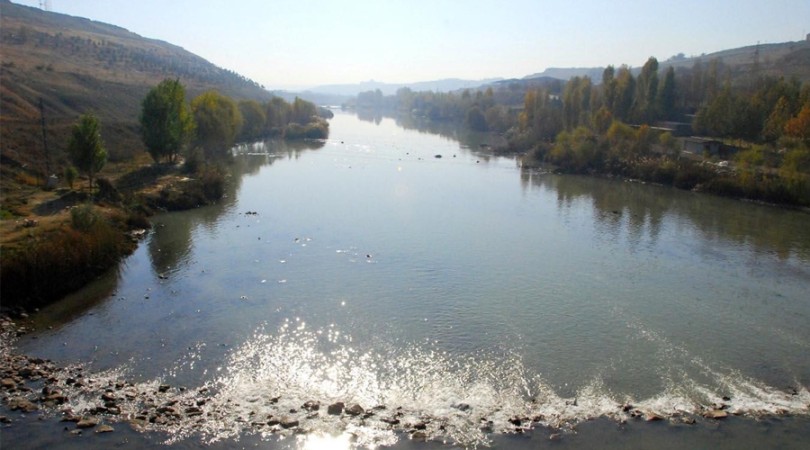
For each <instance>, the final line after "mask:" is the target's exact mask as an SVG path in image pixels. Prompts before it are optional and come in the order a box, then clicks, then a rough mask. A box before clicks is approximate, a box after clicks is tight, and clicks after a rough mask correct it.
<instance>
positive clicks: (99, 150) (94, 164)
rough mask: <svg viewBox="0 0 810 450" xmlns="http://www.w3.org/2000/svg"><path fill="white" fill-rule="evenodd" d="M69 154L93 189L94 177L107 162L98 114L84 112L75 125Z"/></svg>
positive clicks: (69, 145)
mask: <svg viewBox="0 0 810 450" xmlns="http://www.w3.org/2000/svg"><path fill="white" fill-rule="evenodd" d="M68 154H69V155H70V160H71V161H72V162H73V165H74V166H75V167H76V168H77V169H79V170H80V171H82V172H84V173H85V174H86V175H87V178H88V180H89V187H90V189H91V190H92V189H93V178H95V175H96V174H97V173H98V172H99V171H100V170H101V169H102V168H103V167H104V164H105V163H106V162H107V150H105V149H104V143H103V142H102V140H101V125H100V124H99V122H98V119H97V118H96V116H94V115H93V114H84V115H82V116H81V117H80V118H79V121H78V122H77V123H76V124H75V125H73V130H72V133H71V136H70V141H69V142H68Z"/></svg>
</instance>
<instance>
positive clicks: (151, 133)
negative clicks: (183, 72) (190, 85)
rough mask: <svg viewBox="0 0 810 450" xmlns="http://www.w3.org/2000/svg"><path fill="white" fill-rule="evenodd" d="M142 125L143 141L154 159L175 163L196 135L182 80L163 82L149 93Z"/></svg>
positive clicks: (141, 116)
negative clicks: (194, 134) (165, 159)
mask: <svg viewBox="0 0 810 450" xmlns="http://www.w3.org/2000/svg"><path fill="white" fill-rule="evenodd" d="M140 125H141V139H142V140H143V143H144V145H146V148H147V150H148V151H149V154H150V155H151V156H152V159H154V160H155V162H159V161H160V160H161V159H162V158H167V159H168V160H169V161H172V162H174V161H175V160H176V158H177V155H178V154H180V152H181V151H182V150H183V148H184V147H185V146H186V145H188V143H189V142H190V140H191V136H192V134H193V132H194V119H193V117H192V116H191V112H190V111H189V108H188V106H187V105H186V93H185V88H184V87H183V85H182V84H180V80H177V79H175V80H172V79H166V80H163V81H162V82H161V83H160V84H158V85H157V86H155V87H154V88H152V89H151V90H150V91H149V93H148V94H146V97H145V98H144V99H143V102H142V103H141V115H140Z"/></svg>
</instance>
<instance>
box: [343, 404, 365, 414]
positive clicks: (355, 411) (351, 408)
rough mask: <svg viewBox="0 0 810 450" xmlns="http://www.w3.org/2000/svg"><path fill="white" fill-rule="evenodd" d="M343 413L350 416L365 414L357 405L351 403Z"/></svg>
mask: <svg viewBox="0 0 810 450" xmlns="http://www.w3.org/2000/svg"><path fill="white" fill-rule="evenodd" d="M345 411H346V414H348V415H350V416H359V415H360V414H363V413H364V412H365V410H364V409H363V407H362V406H360V405H358V404H357V403H352V404H351V405H349V406H348V407H347V408H346V410H345Z"/></svg>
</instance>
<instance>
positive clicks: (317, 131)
mask: <svg viewBox="0 0 810 450" xmlns="http://www.w3.org/2000/svg"><path fill="white" fill-rule="evenodd" d="M284 137H285V138H287V139H326V138H328V137H329V123H328V122H327V121H325V120H322V119H319V120H315V121H313V122H311V123H308V124H306V125H299V124H298V123H291V124H289V125H288V126H287V128H286V130H285V131H284Z"/></svg>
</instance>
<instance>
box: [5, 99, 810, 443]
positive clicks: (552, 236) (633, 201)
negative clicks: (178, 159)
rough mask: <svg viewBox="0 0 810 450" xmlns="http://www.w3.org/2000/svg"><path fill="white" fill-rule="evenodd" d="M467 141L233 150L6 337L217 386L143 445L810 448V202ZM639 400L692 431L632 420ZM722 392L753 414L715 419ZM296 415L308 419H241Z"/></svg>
mask: <svg viewBox="0 0 810 450" xmlns="http://www.w3.org/2000/svg"><path fill="white" fill-rule="evenodd" d="M458 139H461V140H462V142H463V143H461V144H460V143H459V140H458ZM477 142H478V141H476V136H459V137H456V136H454V135H453V133H452V132H446V133H444V134H442V135H439V134H433V133H428V132H422V131H419V130H416V129H406V128H403V127H401V126H398V124H397V123H395V121H394V120H392V119H381V120H380V119H379V118H378V119H377V120H376V121H361V120H359V119H358V118H357V117H355V116H352V115H349V114H346V113H338V114H337V115H336V116H335V118H334V119H332V121H331V136H330V139H329V140H328V141H326V142H320V143H306V144H297V145H292V144H284V143H278V142H268V143H262V144H255V145H251V146H244V147H242V148H241V149H240V152H241V153H243V154H242V155H241V156H239V157H238V158H237V163H236V165H235V167H234V172H235V174H234V178H233V180H232V181H233V182H232V183H231V186H230V190H229V192H228V195H227V197H226V198H225V199H224V200H223V201H222V202H221V204H219V205H216V206H213V207H208V208H203V209H199V210H195V211H188V212H182V213H171V214H164V215H160V216H158V217H156V218H155V220H154V222H155V224H156V227H155V228H154V230H153V231H152V232H151V233H150V235H149V236H148V237H147V239H146V240H145V241H144V242H143V243H142V245H141V246H140V247H139V248H138V250H137V251H136V252H135V254H133V255H132V256H131V257H130V258H128V259H127V260H126V261H125V263H124V264H123V266H122V268H121V269H120V271H119V273H118V274H111V275H110V276H109V277H108V278H107V279H104V280H99V282H98V283H97V284H96V285H95V286H92V287H91V288H88V290H87V291H85V292H83V293H81V294H80V295H78V296H75V297H76V298H75V299H72V300H69V301H68V302H66V304H63V305H59V306H57V307H54V308H50V309H48V310H46V311H43V312H42V313H41V314H40V316H39V317H37V320H39V321H40V322H41V323H42V324H48V325H51V326H53V329H52V330H47V329H44V326H43V331H40V332H38V333H36V334H34V335H32V336H28V337H25V338H23V339H22V340H21V341H20V342H19V343H18V347H19V349H20V351H22V352H24V353H26V354H30V355H36V356H39V357H43V358H50V359H53V360H55V361H57V362H59V363H61V364H83V365H85V367H86V369H85V370H89V371H93V372H94V373H98V374H99V376H108V377H110V379H114V378H118V379H120V378H124V379H127V380H130V381H133V382H136V383H137V384H139V386H142V387H147V388H148V387H150V386H151V387H154V386H157V384H159V383H168V384H170V385H172V386H184V387H187V388H188V389H187V390H186V391H185V394H178V395H180V396H181V397H182V395H187V396H193V395H199V393H200V392H206V396H207V403H205V405H203V407H202V408H203V412H204V414H203V416H202V418H203V419H201V418H200V417H195V418H194V419H193V420H191V419H189V420H183V421H181V422H180V423H177V424H174V425H171V426H164V427H160V426H153V427H151V428H148V430H151V431H150V432H147V433H146V434H138V433H134V432H133V433H130V434H131V436H130V437H129V439H132V441H131V442H135V443H137V446H149V445H155V446H157V445H163V444H164V443H165V442H167V441H168V442H171V443H173V445H175V446H177V447H178V448H186V447H193V448H197V447H198V446H202V447H205V446H208V445H210V446H211V447H212V448H220V447H224V448H227V447H230V446H232V445H233V446H238V447H241V446H246V445H250V446H253V445H254V444H256V445H259V446H260V447H264V448H309V449H316V448H352V447H355V446H356V447H361V448H363V447H373V446H376V445H394V446H395V447H397V448H452V447H453V446H476V445H494V446H495V447H496V448H542V447H543V446H547V445H549V440H548V436H549V434H554V433H556V432H557V431H559V432H560V433H562V439H561V441H559V442H556V441H555V442H554V444H558V445H560V446H568V445H571V446H574V447H576V446H579V447H582V446H593V445H599V446H607V447H611V446H612V447H616V448H623V447H626V446H628V445H629V446H649V445H656V446H658V447H661V446H662V444H661V442H662V441H657V440H656V439H658V438H661V437H666V439H673V433H676V435H675V437H674V439H676V440H675V441H674V442H676V443H679V444H680V445H677V444H676V445H674V447H675V448H678V447H681V446H682V445H686V446H689V447H692V448H696V447H717V446H718V445H720V446H723V445H724V444H728V445H731V444H734V443H736V444H740V443H747V444H750V443H754V444H756V445H757V446H760V447H761V446H765V447H768V446H771V445H772V444H775V443H778V444H779V445H783V446H788V447H790V446H791V445H796V446H797V447H801V446H802V445H801V444H802V442H803V443H804V444H807V442H810V441H808V438H809V437H810V424H809V423H808V421H807V416H808V414H810V392H808V386H810V357H808V355H810V294H809V293H810V216H808V215H807V214H806V213H801V212H796V211H789V210H783V209H777V208H773V207H768V206H760V205H754V204H749V203H745V202H740V201H733V200H728V199H721V198H716V197H712V196H708V195H701V194H695V193H690V192H683V191H677V190H673V189H669V188H663V187H657V186H650V185H642V184H637V183H629V182H624V181H620V180H605V179H596V178H586V177H574V176H555V175H550V174H541V173H536V172H530V171H525V170H522V169H521V168H520V167H519V163H518V162H517V160H516V159H514V158H510V157H495V156H492V155H490V154H488V153H487V152H486V150H485V147H482V146H479V145H478V143H477ZM437 155H440V156H441V157H437ZM88 298H90V299H92V300H88ZM201 389H202V390H203V391H201ZM80 397H81V396H77V399H76V400H72V402H73V405H72V406H73V407H75V408H77V409H80V408H82V407H83V406H86V405H83V404H82V400H81V398H80ZM724 397H725V398H724ZM309 400H316V401H319V402H320V403H321V404H322V409H321V411H320V413H319V414H318V415H311V414H310V415H309V416H307V415H306V414H305V413H306V412H305V411H304V412H301V405H302V404H303V403H304V402H306V401H309ZM88 401H89V400H88ZM336 401H343V402H345V403H346V404H347V405H348V404H351V403H358V404H360V405H361V406H362V407H363V408H365V409H367V410H370V409H372V408H374V407H375V406H379V407H380V408H379V409H378V410H377V412H376V413H375V415H374V416H370V417H367V418H365V419H361V418H352V417H346V416H345V415H344V416H330V415H328V414H327V413H326V411H325V408H326V405H328V404H330V403H333V402H336ZM625 404H629V405H632V406H633V408H635V409H637V410H639V411H643V412H644V413H645V414H658V415H660V416H661V417H663V418H664V419H665V420H664V421H663V422H664V423H667V420H666V419H673V420H674V419H675V418H680V417H691V416H694V417H697V419H698V423H697V424H695V425H691V426H687V428H686V429H681V428H678V431H673V427H674V426H673V425H672V424H667V425H661V426H658V425H656V424H641V426H639V425H632V420H633V419H632V418H631V417H630V416H629V414H628V411H625V410H624V409H625V408H623V407H622V405H625ZM720 406H722V407H723V408H724V410H725V411H728V412H729V413H730V414H732V415H735V416H739V417H732V418H730V419H728V420H727V421H725V422H722V423H718V422H715V421H710V420H704V419H703V418H702V417H701V415H702V413H703V412H705V411H707V410H711V409H714V408H716V407H720ZM383 407H384V408H385V409H382V408H383ZM397 408H399V409H397ZM125 409H126V408H125ZM132 409H133V410H132V411H131V412H130V413H131V414H136V413H137V406H133V407H132ZM291 409H295V410H296V413H295V414H298V416H300V418H301V426H300V428H301V429H305V430H307V431H309V433H307V434H305V435H294V434H293V433H292V432H291V431H285V432H281V433H276V432H273V429H272V428H271V427H267V426H257V425H255V424H252V422H255V421H256V420H255V418H257V417H258V418H262V420H263V418H266V417H270V416H278V415H280V414H291V413H289V411H290V410H291ZM124 413H125V415H126V413H127V411H126V410H125V411H124ZM394 415H396V417H398V418H399V420H400V421H401V423H403V424H405V423H411V424H415V423H418V422H420V421H423V422H425V423H426V429H425V434H426V437H427V439H428V441H429V442H427V443H419V442H414V441H411V440H410V439H409V438H408V433H407V432H402V431H396V430H392V429H391V428H392V427H391V426H390V425H389V424H388V423H386V422H384V421H381V419H382V418H386V417H393V416H394ZM514 418H530V419H533V420H534V426H535V431H534V432H532V431H529V430H523V428H522V427H524V426H525V425H526V422H525V420H524V421H523V423H522V424H521V426H516V425H515V423H513V421H512V420H511V419H514ZM591 419H597V420H595V421H591ZM628 420H630V421H631V422H628V425H624V422H625V421H628ZM624 426H628V427H630V429H631V431H632V433H631V436H629V437H620V435H618V434H616V433H617V432H616V431H615V430H616V429H618V428H622V427H624ZM276 428H277V427H276ZM622 429H623V428H622ZM537 430H544V431H543V432H542V433H539V432H538V431H537ZM578 430H582V431H581V435H580V434H578ZM606 430H610V431H606ZM724 430H725V431H724ZM521 431H522V432H523V434H524V435H529V437H525V436H524V437H521V438H517V437H516V436H518V435H517V434H515V433H517V432H521ZM9 433H11V432H9ZM724 433H725V434H724ZM7 436H11V435H10V434H7ZM119 436H120V433H119ZM279 436H282V437H284V436H289V438H288V439H282V440H279ZM296 436H297V437H296ZM583 436H584V437H583ZM555 438H556V436H555ZM105 439H107V438H105ZM92 442H99V444H98V445H99V446H102V447H103V446H105V445H108V444H107V441H101V440H99V441H92V440H84V441H83V442H82V445H92ZM654 442H657V443H656V444H652V443H654ZM60 443H61V444H62V445H64V446H70V445H78V444H75V443H70V442H68V441H60ZM237 443H238V444H237ZM736 444H735V445H734V446H737V445H736ZM133 445H135V444H133Z"/></svg>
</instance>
